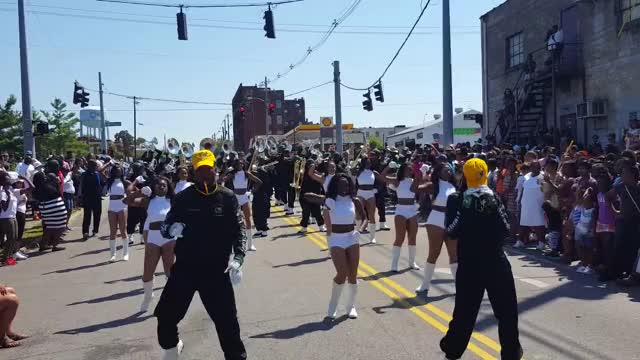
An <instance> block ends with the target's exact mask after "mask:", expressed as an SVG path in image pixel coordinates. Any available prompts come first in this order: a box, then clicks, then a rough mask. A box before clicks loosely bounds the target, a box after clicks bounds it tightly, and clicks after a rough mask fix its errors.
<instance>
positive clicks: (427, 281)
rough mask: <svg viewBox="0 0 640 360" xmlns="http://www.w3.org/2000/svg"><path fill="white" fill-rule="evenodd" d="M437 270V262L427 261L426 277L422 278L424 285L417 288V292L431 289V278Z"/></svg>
mask: <svg viewBox="0 0 640 360" xmlns="http://www.w3.org/2000/svg"><path fill="white" fill-rule="evenodd" d="M435 271H436V264H431V263H430V262H427V264H426V265H425V266H424V279H422V285H420V287H419V288H417V289H416V292H425V291H429V286H430V285H431V279H432V278H433V273H434V272H435Z"/></svg>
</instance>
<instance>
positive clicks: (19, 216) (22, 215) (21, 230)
mask: <svg viewBox="0 0 640 360" xmlns="http://www.w3.org/2000/svg"><path fill="white" fill-rule="evenodd" d="M16 221H17V222H18V242H20V241H22V235H23V234H24V224H25V223H26V221H27V214H25V213H21V212H20V211H18V212H17V213H16Z"/></svg>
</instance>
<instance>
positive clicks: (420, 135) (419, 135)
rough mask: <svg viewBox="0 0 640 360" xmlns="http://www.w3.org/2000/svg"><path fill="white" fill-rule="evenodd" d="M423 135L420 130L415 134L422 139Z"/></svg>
mask: <svg viewBox="0 0 640 360" xmlns="http://www.w3.org/2000/svg"><path fill="white" fill-rule="evenodd" d="M423 136H424V134H423V133H421V132H419V133H418V135H416V137H417V138H418V139H422V137H423Z"/></svg>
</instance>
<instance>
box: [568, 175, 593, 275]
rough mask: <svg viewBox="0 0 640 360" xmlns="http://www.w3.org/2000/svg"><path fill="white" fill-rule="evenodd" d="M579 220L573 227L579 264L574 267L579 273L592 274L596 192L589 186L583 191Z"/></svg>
mask: <svg viewBox="0 0 640 360" xmlns="http://www.w3.org/2000/svg"><path fill="white" fill-rule="evenodd" d="M581 200H582V201H581V203H582V206H581V209H580V212H579V216H580V217H579V220H578V223H577V224H576V227H575V232H574V236H575V242H576V250H577V251H578V256H579V257H580V262H581V264H580V265H579V266H578V268H577V269H576V271H577V272H579V273H581V274H593V272H594V270H593V267H592V265H593V245H594V240H595V230H596V220H597V216H596V208H595V205H596V194H595V192H594V191H593V190H592V189H591V188H587V189H585V191H584V195H583V196H582V199H581Z"/></svg>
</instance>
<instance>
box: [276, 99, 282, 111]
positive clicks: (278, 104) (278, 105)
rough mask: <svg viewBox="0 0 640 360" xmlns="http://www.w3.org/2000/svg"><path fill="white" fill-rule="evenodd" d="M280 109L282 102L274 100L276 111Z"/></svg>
mask: <svg viewBox="0 0 640 360" xmlns="http://www.w3.org/2000/svg"><path fill="white" fill-rule="evenodd" d="M281 107H282V100H276V109H280V108H281Z"/></svg>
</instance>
